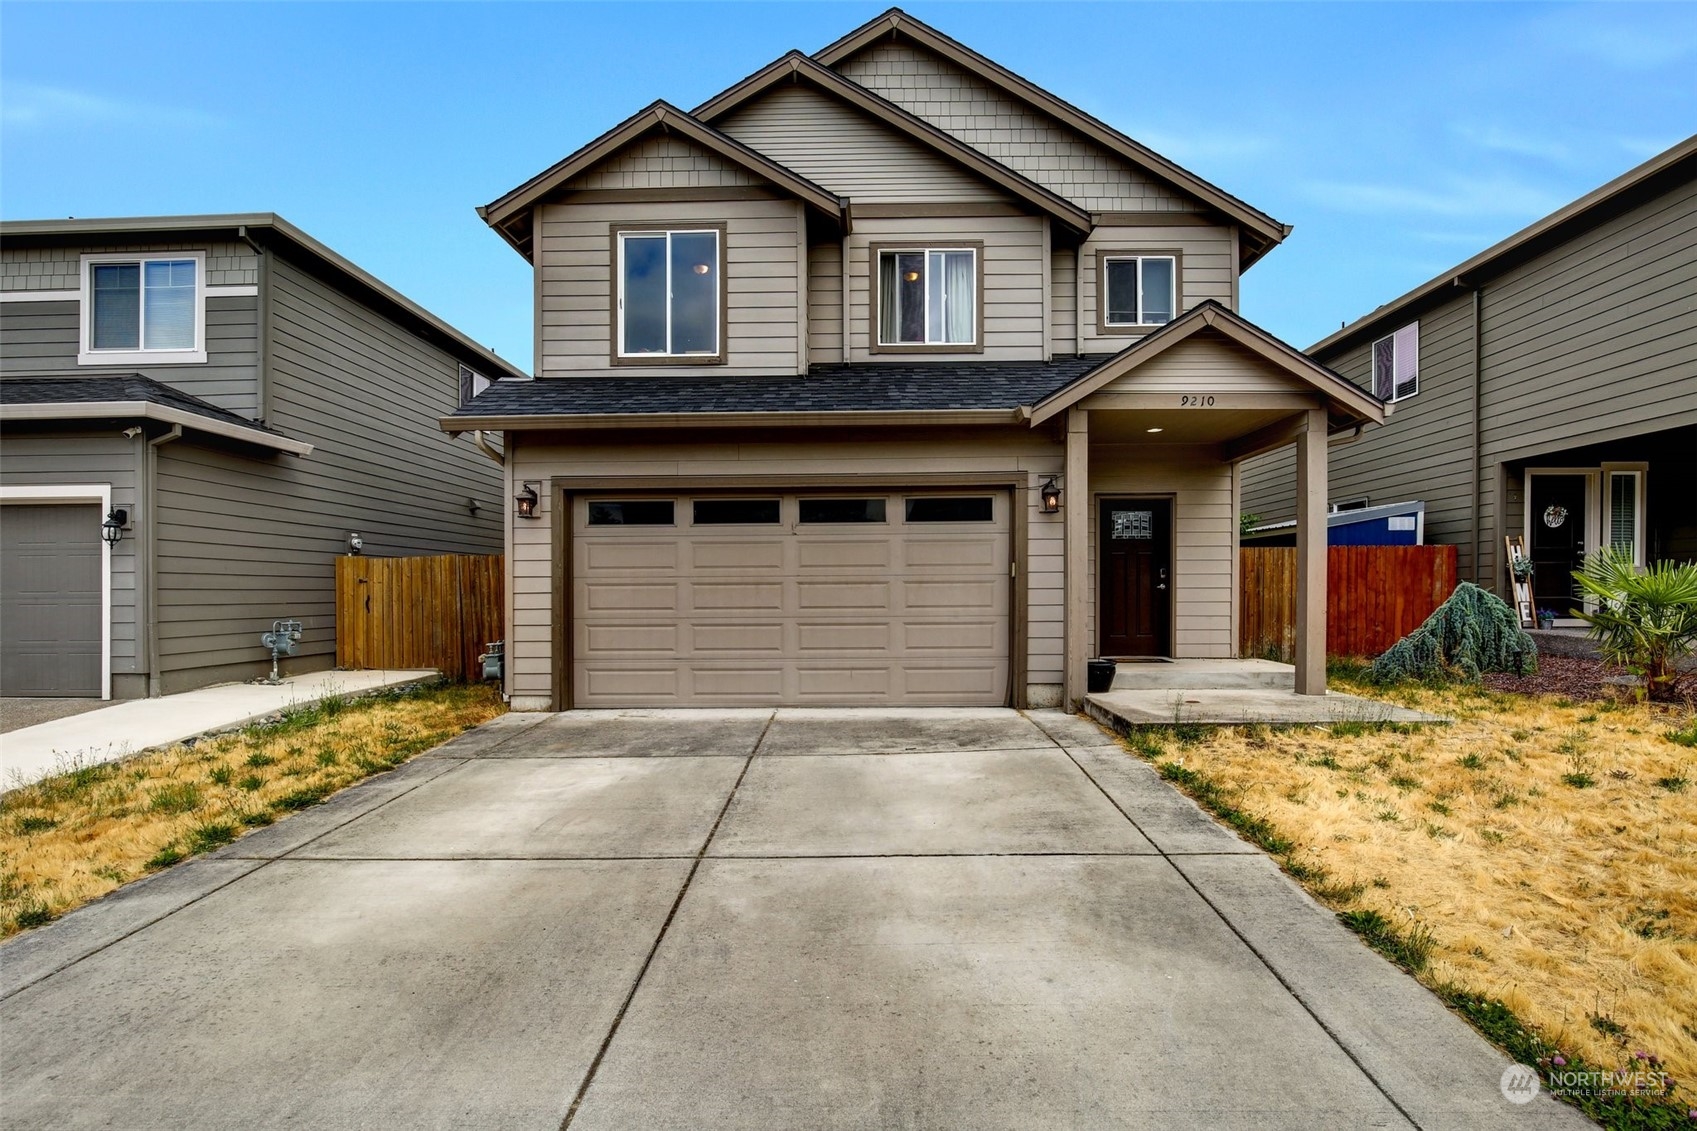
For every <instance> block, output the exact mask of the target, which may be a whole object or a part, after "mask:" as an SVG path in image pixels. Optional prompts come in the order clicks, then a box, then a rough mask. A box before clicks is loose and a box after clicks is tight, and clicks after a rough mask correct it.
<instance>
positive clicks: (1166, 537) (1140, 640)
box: [1096, 499, 1173, 656]
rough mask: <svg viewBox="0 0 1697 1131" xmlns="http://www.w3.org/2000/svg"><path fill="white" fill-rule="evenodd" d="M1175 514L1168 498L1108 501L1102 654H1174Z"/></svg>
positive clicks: (1103, 534)
mask: <svg viewBox="0 0 1697 1131" xmlns="http://www.w3.org/2000/svg"><path fill="white" fill-rule="evenodd" d="M1172 513H1173V512H1172V502H1171V501H1170V500H1168V499H1104V500H1103V501H1102V509H1101V525H1100V526H1098V527H1097V533H1096V538H1097V541H1098V544H1099V545H1100V548H1101V566H1100V571H1101V583H1102V595H1101V602H1100V605H1099V619H1098V621H1097V626H1096V650H1097V652H1098V653H1099V654H1100V655H1103V656H1170V655H1172V636H1171V633H1172V592H1173V579H1172V573H1173V533H1172Z"/></svg>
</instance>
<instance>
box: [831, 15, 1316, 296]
mask: <svg viewBox="0 0 1697 1131" xmlns="http://www.w3.org/2000/svg"><path fill="white" fill-rule="evenodd" d="M890 35H899V36H903V37H905V38H907V39H910V40H912V41H914V42H915V43H918V44H920V45H921V46H923V47H925V48H926V49H927V50H929V51H932V52H934V53H936V54H938V55H941V56H943V57H944V58H946V59H948V60H949V61H950V62H952V63H954V64H955V65H956V66H958V67H960V68H962V69H963V70H966V71H968V72H969V73H971V74H974V75H976V76H978V77H979V78H980V79H982V80H984V81H985V82H987V83H989V84H990V85H992V86H994V87H997V88H998V89H1000V90H1002V91H1005V92H1006V93H1007V94H1009V95H1010V96H1012V97H1013V98H1015V99H1017V100H1018V101H1021V102H1024V103H1025V104H1026V105H1027V106H1030V107H1032V108H1033V109H1035V110H1038V111H1040V112H1042V113H1044V114H1047V115H1048V116H1049V117H1051V118H1054V119H1056V120H1058V121H1060V122H1062V123H1063V124H1065V125H1067V126H1069V127H1071V128H1072V129H1074V130H1076V131H1078V132H1079V133H1081V134H1083V135H1084V136H1085V137H1088V138H1089V139H1090V140H1091V141H1094V142H1095V143H1096V144H1097V145H1100V146H1102V147H1103V148H1104V149H1106V150H1108V151H1109V152H1110V153H1113V154H1116V155H1117V156H1119V157H1121V158H1124V159H1125V160H1126V161H1127V162H1129V163H1131V164H1132V165H1135V166H1137V167H1138V168H1140V169H1143V170H1144V171H1146V172H1148V173H1150V174H1152V175H1153V176H1155V177H1158V178H1160V179H1161V180H1163V181H1165V182H1166V183H1168V184H1170V185H1172V186H1173V187H1175V188H1177V189H1179V190H1181V191H1182V192H1185V193H1187V194H1189V195H1190V196H1193V197H1195V198H1196V199H1198V200H1200V201H1202V202H1203V203H1205V204H1207V205H1208V206H1209V207H1211V208H1213V209H1214V210H1215V211H1217V212H1220V213H1221V214H1223V215H1225V216H1226V217H1228V218H1229V219H1230V220H1231V221H1232V222H1233V223H1236V224H1238V225H1240V226H1241V227H1242V231H1243V242H1244V254H1243V267H1244V268H1245V269H1247V268H1248V267H1249V265H1250V264H1251V263H1253V262H1255V261H1256V260H1257V259H1259V258H1260V257H1261V256H1262V255H1265V254H1266V253H1267V252H1268V251H1270V250H1271V249H1272V248H1273V247H1274V246H1275V245H1277V244H1278V243H1279V242H1281V241H1282V240H1283V239H1284V238H1285V237H1286V236H1287V235H1289V234H1290V231H1291V229H1290V226H1289V225H1286V224H1281V223H1279V222H1278V221H1277V220H1275V219H1273V218H1272V217H1271V216H1269V215H1267V214H1266V213H1265V212H1262V211H1261V210H1260V209H1258V208H1254V207H1252V206H1250V205H1249V204H1246V203H1245V202H1243V201H1241V200H1239V199H1238V198H1237V197H1235V196H1233V195H1231V194H1230V193H1228V192H1226V191H1225V190H1224V189H1221V188H1219V187H1218V186H1216V185H1213V184H1210V183H1209V182H1207V181H1205V180H1203V179H1202V178H1201V177H1199V176H1197V175H1196V174H1195V173H1192V172H1190V171H1189V170H1188V169H1184V168H1181V167H1180V166H1178V165H1176V164H1174V163H1173V162H1171V161H1169V160H1167V159H1166V158H1165V157H1162V156H1161V155H1160V154H1159V153H1156V152H1155V151H1154V150H1152V149H1150V148H1148V147H1147V146H1145V145H1142V144H1140V143H1139V142H1137V141H1134V140H1133V139H1131V138H1129V137H1127V136H1126V135H1125V134H1123V133H1121V132H1119V131H1118V130H1116V129H1114V128H1113V127H1112V126H1110V125H1108V124H1107V123H1106V122H1104V121H1102V120H1101V119H1099V118H1096V117H1094V116H1092V115H1090V114H1087V113H1085V112H1084V111H1083V110H1080V109H1079V108H1078V107H1076V106H1074V105H1072V104H1071V103H1069V102H1065V101H1063V100H1062V99H1059V98H1057V97H1055V96H1054V95H1053V94H1050V93H1049V92H1048V91H1046V90H1044V89H1043V88H1042V87H1040V86H1038V85H1037V84H1036V83H1034V82H1031V81H1029V80H1028V79H1024V78H1021V77H1020V76H1019V75H1016V74H1014V73H1013V72H1012V71H1010V70H1008V69H1007V68H1006V67H1004V66H1002V65H1001V64H1000V63H997V62H995V61H993V60H991V59H987V58H985V57H984V56H983V55H980V54H979V53H978V52H976V51H974V50H972V48H970V47H968V46H966V45H965V44H963V43H960V42H959V41H957V40H955V39H952V38H950V37H949V36H947V35H944V34H943V33H942V32H940V31H938V30H937V29H936V28H934V27H931V26H930V25H928V24H926V23H924V22H923V21H920V20H916V19H914V18H913V17H912V16H910V15H908V14H907V13H906V12H904V11H902V10H901V9H900V8H891V9H890V10H889V11H887V12H885V13H884V14H883V15H881V16H878V17H876V18H875V19H872V20H870V21H868V22H867V23H865V24H862V25H861V26H860V27H858V28H856V29H855V30H853V31H851V32H849V33H848V34H847V35H845V36H843V37H842V38H841V39H839V40H837V41H836V42H835V43H833V44H831V45H830V46H828V47H825V48H824V49H822V50H820V51H817V52H815V53H814V55H813V58H814V59H816V60H818V61H819V62H820V63H823V64H824V65H825V66H827V67H835V66H837V64H839V63H841V62H842V61H843V60H845V59H847V58H849V57H850V56H852V55H855V54H858V53H859V52H860V51H861V50H862V49H864V48H866V47H868V46H871V45H872V44H873V43H875V42H876V41H877V40H879V39H880V38H883V37H885V36H890Z"/></svg>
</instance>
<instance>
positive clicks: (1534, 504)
mask: <svg viewBox="0 0 1697 1131" xmlns="http://www.w3.org/2000/svg"><path fill="white" fill-rule="evenodd" d="M1309 352H1310V353H1311V354H1312V355H1313V356H1314V357H1316V358H1318V359H1320V360H1321V361H1322V362H1324V363H1325V364H1327V365H1329V366H1331V367H1333V368H1335V369H1336V370H1337V371H1338V372H1339V373H1342V374H1343V375H1345V376H1346V377H1348V378H1350V380H1352V381H1354V382H1356V383H1357V384H1358V385H1360V386H1361V387H1362V388H1364V389H1373V390H1375V391H1376V392H1377V393H1378V394H1379V395H1380V396H1381V397H1382V398H1383V399H1385V400H1387V401H1392V402H1395V407H1396V416H1395V418H1394V420H1393V421H1392V422H1391V423H1390V424H1388V425H1386V427H1384V428H1380V429H1374V430H1372V431H1371V432H1369V433H1367V434H1365V435H1363V436H1362V437H1361V438H1360V440H1359V441H1357V442H1355V443H1351V444H1345V445H1338V446H1337V447H1336V448H1335V449H1334V450H1333V452H1332V459H1331V498H1332V502H1333V503H1334V504H1335V505H1338V506H1340V507H1362V506H1371V505H1376V504H1381V503H1395V502H1399V501H1401V500H1405V499H1417V500H1420V501H1422V502H1424V503H1425V524H1426V534H1427V537H1428V540H1430V541H1433V542H1440V543H1447V544H1451V545H1454V546H1456V547H1457V558H1458V566H1459V571H1460V575H1461V576H1462V577H1465V578H1469V579H1471V580H1473V581H1474V582H1476V583H1478V584H1479V585H1481V586H1484V587H1486V588H1489V589H1493V590H1495V591H1496V592H1498V593H1499V594H1502V595H1504V596H1506V595H1507V594H1508V592H1509V588H1508V586H1509V577H1508V566H1507V564H1506V556H1505V547H1506V545H1507V541H1506V540H1507V539H1508V538H1511V537H1518V538H1520V539H1521V545H1522V546H1523V547H1524V548H1525V550H1526V552H1527V555H1528V556H1529V557H1530V558H1531V559H1532V562H1533V565H1534V569H1535V572H1534V573H1533V577H1532V592H1533V599H1534V602H1535V604H1536V605H1537V606H1538V607H1540V608H1546V609H1550V610H1552V611H1554V612H1556V613H1557V614H1558V616H1561V617H1565V616H1567V615H1568V614H1569V613H1571V612H1572V611H1573V610H1574V608H1575V606H1576V604H1577V598H1576V596H1575V587H1574V583H1573V576H1572V574H1573V570H1574V569H1576V568H1577V567H1578V566H1579V565H1580V564H1581V562H1582V561H1583V559H1584V555H1585V554H1586V552H1587V551H1589V550H1592V549H1595V548H1596V547H1598V546H1602V545H1612V546H1619V547H1622V548H1623V549H1625V550H1627V551H1629V552H1630V553H1631V554H1632V555H1633V557H1634V558H1635V559H1636V560H1637V561H1638V562H1639V563H1640V564H1643V563H1647V562H1653V561H1660V560H1685V561H1693V560H1697V137H1692V138H1687V139H1686V140H1685V141H1682V142H1680V143H1679V144H1678V145H1676V146H1674V147H1673V148H1671V149H1669V150H1667V151H1666V152H1665V153H1662V154H1659V155H1657V156H1656V157H1653V158H1651V159H1650V160H1649V161H1646V162H1645V163H1644V164H1642V165H1640V166H1638V167H1637V168H1636V169H1633V170H1631V171H1630V172H1627V173H1625V174H1623V175H1622V176H1620V177H1618V178H1616V179H1615V180H1613V181H1610V182H1609V183H1608V184H1606V185H1603V186H1602V187H1600V188H1598V189H1596V190H1595V191H1593V192H1590V193H1588V194H1586V195H1585V196H1583V197H1581V198H1580V199H1578V200H1576V201H1574V202H1573V203H1572V204H1569V205H1568V206H1567V207H1565V208H1562V209H1560V210H1558V211H1556V212H1554V213H1551V214H1550V215H1549V216H1546V217H1544V218H1543V219H1541V220H1539V221H1537V222H1536V223H1534V224H1532V225H1530V226H1528V227H1527V228H1524V229H1523V230H1521V231H1519V232H1516V233H1515V234H1514V235H1512V236H1510V237H1508V238H1507V239H1505V240H1503V241H1502V242H1501V243H1498V244H1496V245H1495V246H1493V247H1490V248H1487V249H1486V250H1485V251H1482V252H1480V253H1479V254H1478V255H1475V256H1473V257H1472V258H1471V259H1469V260H1467V261H1466V262H1464V263H1461V264H1458V265H1457V266H1455V267H1453V268H1451V269H1450V270H1448V271H1445V272H1444V273H1443V274H1441V275H1438V276H1437V277H1436V278H1433V279H1431V280H1429V281H1428V282H1426V283H1423V284H1421V285H1420V286H1418V287H1416V288H1415V289H1413V290H1412V291H1409V292H1408V293H1407V294H1405V295H1403V296H1402V297H1400V298H1397V299H1393V300H1392V301H1391V302H1388V303H1386V304H1385V305H1383V306H1381V307H1379V308H1378V309H1376V310H1374V311H1373V312H1372V313H1371V314H1369V315H1367V316H1366V317H1364V318H1361V319H1358V320H1357V321H1355V322H1352V323H1350V324H1349V325H1348V326H1345V327H1344V328H1343V329H1341V330H1339V331H1338V332H1337V333H1335V334H1332V335H1330V336H1329V337H1327V338H1326V339H1325V340H1324V341H1321V342H1319V343H1317V344H1315V345H1314V346H1312V347H1310V349H1309ZM1289 476H1290V461H1289V458H1288V456H1284V455H1282V454H1275V455H1271V456H1266V457H1263V458H1261V459H1257V460H1252V461H1250V462H1249V463H1248V464H1246V465H1245V468H1244V480H1243V481H1244V486H1243V499H1244V509H1245V510H1247V511H1250V512H1252V513H1255V514H1258V515H1261V516H1262V517H1263V518H1266V519H1268V520H1277V519H1281V518H1287V517H1289V515H1290V514H1291V513H1292V512H1293V511H1294V503H1295V500H1294V498H1293V496H1292V493H1291V491H1290V488H1289V483H1288V480H1289ZM1573 623H1577V622H1573Z"/></svg>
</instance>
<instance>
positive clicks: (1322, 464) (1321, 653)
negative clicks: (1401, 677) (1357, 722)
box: [1296, 408, 1327, 695]
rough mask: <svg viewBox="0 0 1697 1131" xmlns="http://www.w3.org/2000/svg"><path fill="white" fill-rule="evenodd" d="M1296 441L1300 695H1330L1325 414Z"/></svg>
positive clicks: (1315, 414) (1311, 420)
mask: <svg viewBox="0 0 1697 1131" xmlns="http://www.w3.org/2000/svg"><path fill="white" fill-rule="evenodd" d="M1307 416H1308V421H1307V426H1306V427H1305V428H1303V430H1302V432H1301V433H1300V434H1299V435H1298V436H1297V439H1296V693H1297V694H1298V695H1324V694H1325V693H1326V558H1327V552H1326V410H1325V409H1323V408H1311V409H1309V410H1308V413H1307Z"/></svg>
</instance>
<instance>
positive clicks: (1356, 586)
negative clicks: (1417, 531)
mask: <svg viewBox="0 0 1697 1131" xmlns="http://www.w3.org/2000/svg"><path fill="white" fill-rule="evenodd" d="M1239 553H1240V554H1241V555H1242V558H1241V561H1240V569H1239V573H1240V574H1241V576H1242V579H1243V584H1242V589H1241V591H1240V592H1239V595H1238V600H1239V605H1238V620H1237V624H1238V649H1239V654H1240V655H1243V656H1274V657H1277V658H1279V659H1282V660H1286V661H1288V660H1290V659H1291V658H1292V657H1293V656H1294V655H1295V654H1296V548H1295V547H1293V546H1245V547H1243V548H1242V550H1240V551H1239ZM1454 591H1455V547H1454V546H1330V547H1328V548H1327V551H1326V652H1327V654H1328V655H1332V656H1376V655H1378V654H1379V653H1380V652H1383V651H1384V650H1385V649H1387V648H1389V647H1390V646H1391V645H1392V644H1395V643H1396V642H1397V641H1398V640H1401V639H1402V638H1403V637H1404V636H1407V635H1408V634H1409V632H1411V631H1413V630H1414V629H1416V628H1418V627H1420V622H1421V621H1423V620H1425V619H1426V618H1427V617H1429V616H1431V615H1432V610H1433V609H1435V608H1437V607H1438V606H1439V605H1441V604H1443V603H1444V601H1445V599H1446V598H1448V597H1449V595H1450V594H1451V593H1452V592H1454Z"/></svg>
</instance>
